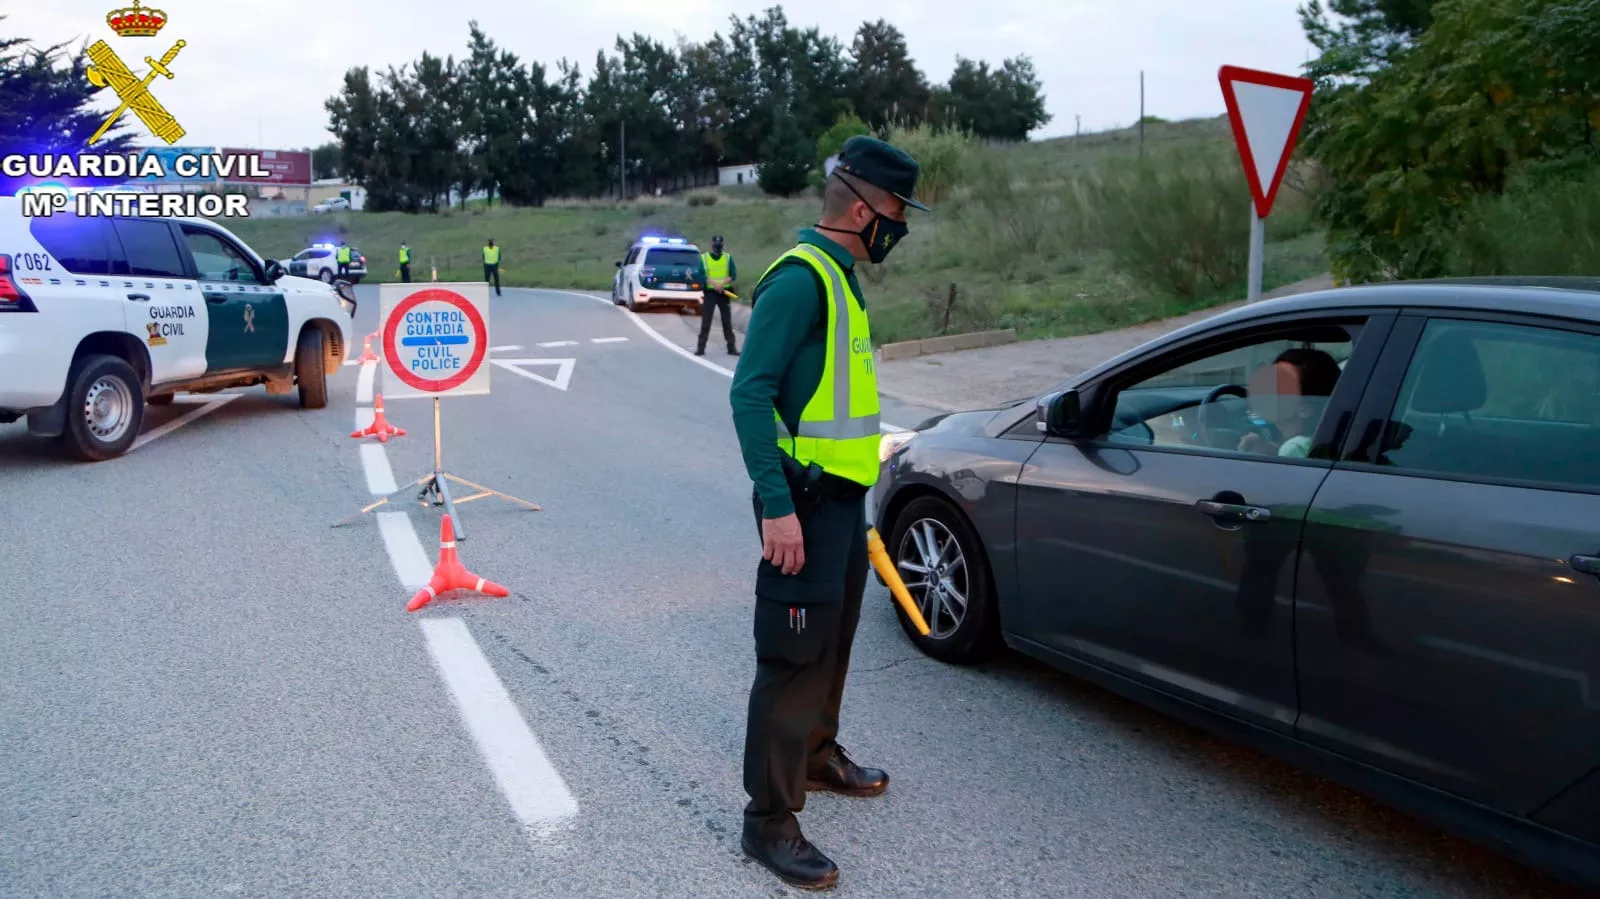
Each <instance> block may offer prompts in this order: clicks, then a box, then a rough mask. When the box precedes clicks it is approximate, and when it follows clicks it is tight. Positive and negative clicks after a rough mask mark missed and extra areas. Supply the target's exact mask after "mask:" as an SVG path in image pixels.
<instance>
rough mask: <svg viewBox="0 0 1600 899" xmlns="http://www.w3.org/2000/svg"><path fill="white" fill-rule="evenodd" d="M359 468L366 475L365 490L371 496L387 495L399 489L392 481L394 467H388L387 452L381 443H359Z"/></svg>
mask: <svg viewBox="0 0 1600 899" xmlns="http://www.w3.org/2000/svg"><path fill="white" fill-rule="evenodd" d="M361 470H362V472H363V473H364V474H365V475H366V476H367V492H368V493H371V494H372V495H373V496H388V495H389V494H391V493H394V492H395V491H396V490H399V489H400V487H399V486H398V485H397V484H395V482H394V469H393V468H390V467H389V454H388V453H386V452H384V451H383V444H381V443H363V444H361Z"/></svg>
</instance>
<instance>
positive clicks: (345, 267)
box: [334, 240, 350, 278]
mask: <svg viewBox="0 0 1600 899" xmlns="http://www.w3.org/2000/svg"><path fill="white" fill-rule="evenodd" d="M334 259H335V260H337V261H338V263H339V277H341V278H344V277H348V276H349V275H350V245H349V244H347V243H345V242H344V241H342V240H341V241H339V249H338V250H337V251H336V252H335V253H334Z"/></svg>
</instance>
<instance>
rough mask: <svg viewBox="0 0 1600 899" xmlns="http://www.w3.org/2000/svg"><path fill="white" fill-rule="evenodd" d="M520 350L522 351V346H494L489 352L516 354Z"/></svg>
mask: <svg viewBox="0 0 1600 899" xmlns="http://www.w3.org/2000/svg"><path fill="white" fill-rule="evenodd" d="M520 349H522V347H521V346H520V345H518V344H511V345H510V346H492V347H489V352H491V353H515V352H516V351H517V350H520Z"/></svg>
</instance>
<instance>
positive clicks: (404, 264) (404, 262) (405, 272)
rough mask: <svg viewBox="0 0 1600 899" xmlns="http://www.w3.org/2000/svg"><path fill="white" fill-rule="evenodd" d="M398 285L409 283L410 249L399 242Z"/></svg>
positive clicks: (402, 242)
mask: <svg viewBox="0 0 1600 899" xmlns="http://www.w3.org/2000/svg"><path fill="white" fill-rule="evenodd" d="M400 283H401V284H410V283H411V248H410V247H408V246H406V244H405V241H401V242H400Z"/></svg>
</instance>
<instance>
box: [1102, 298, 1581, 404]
mask: <svg viewBox="0 0 1600 899" xmlns="http://www.w3.org/2000/svg"><path fill="white" fill-rule="evenodd" d="M1441 307H1442V308H1449V309H1461V310H1468V311H1475V312H1514V313H1518V314H1522V315H1534V316H1545V317H1550V318H1565V319H1573V320H1577V321H1587V322H1596V323H1600V277H1586V276H1577V275H1572V276H1528V275H1503V276H1494V277H1489V276H1484V277H1473V278H1431V279H1419V280H1414V281H1384V282H1379V283H1375V284H1360V285H1352V286H1349V287H1332V288H1327V289H1325V290H1315V291H1310V292H1307V293H1299V294H1293V295H1291V296H1286V297H1277V298H1274V299H1269V300H1260V301H1257V302H1255V303H1249V304H1246V305H1242V306H1235V307H1234V308H1232V309H1228V310H1225V311H1223V312H1219V313H1217V314H1216V315H1213V316H1211V317H1209V318H1205V319H1202V320H1200V321H1198V322H1195V323H1193V324H1190V325H1186V326H1184V327H1182V328H1179V329H1177V330H1175V331H1171V332H1169V333H1167V334H1163V335H1161V336H1159V337H1156V338H1154V339H1152V340H1148V341H1146V342H1144V343H1142V344H1140V345H1139V346H1136V347H1133V348H1132V349H1130V350H1127V351H1126V352H1123V353H1119V354H1118V355H1116V356H1113V357H1111V358H1110V359H1107V360H1105V361H1104V362H1101V363H1100V364H1099V365H1096V366H1095V367H1094V368H1092V369H1089V370H1088V371H1085V372H1083V373H1082V374H1080V375H1076V376H1074V377H1073V378H1072V379H1070V380H1071V382H1075V383H1083V382H1085V381H1087V380H1090V379H1092V378H1095V377H1098V376H1099V375H1100V374H1101V373H1102V372H1104V371H1106V370H1108V369H1111V368H1114V367H1116V366H1118V365H1121V364H1122V363H1123V362H1125V361H1127V360H1128V359H1131V358H1133V357H1135V356H1139V355H1142V354H1144V353H1148V352H1150V351H1152V350H1156V349H1159V348H1160V347H1162V346H1165V345H1168V344H1175V343H1178V342H1180V341H1183V340H1187V339H1188V338H1190V337H1192V336H1194V335H1197V334H1203V333H1205V332H1207V331H1211V330H1213V329H1215V328H1225V327H1230V326H1234V325H1243V324H1249V323H1250V322H1251V321H1254V320H1257V319H1265V318H1270V317H1274V316H1278V315H1284V314H1293V313H1296V312H1325V311H1332V310H1339V309H1351V310H1360V309H1376V308H1398V309H1431V308H1441Z"/></svg>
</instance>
